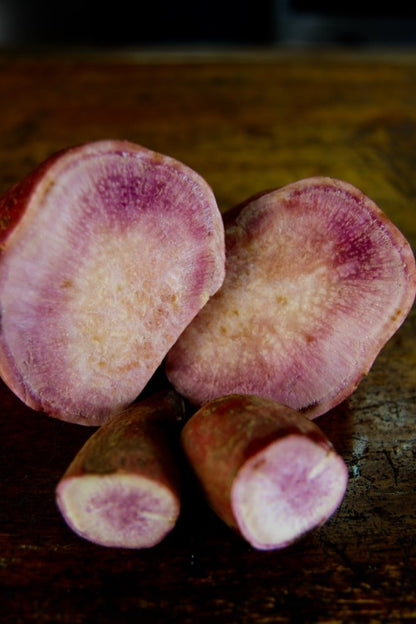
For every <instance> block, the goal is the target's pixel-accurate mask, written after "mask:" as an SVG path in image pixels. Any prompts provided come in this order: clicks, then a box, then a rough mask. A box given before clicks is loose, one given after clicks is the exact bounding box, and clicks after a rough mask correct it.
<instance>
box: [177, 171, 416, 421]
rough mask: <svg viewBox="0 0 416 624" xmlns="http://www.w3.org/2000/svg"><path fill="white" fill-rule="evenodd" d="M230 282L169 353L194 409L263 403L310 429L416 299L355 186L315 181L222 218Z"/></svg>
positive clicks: (405, 258) (399, 242) (399, 253)
mask: <svg viewBox="0 0 416 624" xmlns="http://www.w3.org/2000/svg"><path fill="white" fill-rule="evenodd" d="M226 255H227V260H226V278H225V281H224V283H223V286H222V287H221V289H220V290H219V291H218V293H217V294H216V295H215V296H214V297H213V298H212V299H211V300H210V302H209V303H208V304H207V305H206V306H205V307H204V309H203V310H202V311H201V312H200V313H199V314H198V315H197V317H196V318H195V320H194V321H193V322H192V323H191V324H190V325H189V327H188V328H187V329H186V330H185V332H184V333H183V334H182V336H181V337H180V339H179V340H178V342H177V343H176V345H175V346H174V347H173V349H172V350H171V351H170V353H169V355H168V357H167V362H166V372H167V374H168V377H169V379H170V381H171V382H172V383H173V385H174V386H175V387H176V388H177V389H178V391H179V392H181V393H182V394H183V395H185V396H186V397H188V398H189V399H190V400H191V401H192V402H193V403H195V404H197V405H201V404H203V403H204V402H206V401H209V400H212V399H213V398H215V397H219V396H222V395H226V394H230V393H244V394H250V393H253V394H257V395H261V396H265V397H270V398H273V399H274V400H276V401H278V402H279V403H281V404H284V405H287V406H289V407H292V408H294V409H296V410H301V411H303V412H304V413H305V414H307V415H308V416H309V417H310V418H314V417H316V416H318V415H320V414H322V413H324V412H326V411H328V410H329V409H331V408H332V407H334V406H335V405H336V404H338V403H339V402H341V401H342V400H343V399H344V398H346V397H347V396H349V394H351V392H352V391H353V390H354V389H355V388H356V386H357V385H358V383H359V381H360V380H361V378H362V377H363V375H365V374H366V373H367V372H368V371H369V369H370V368H371V366H372V364H373V362H374V360H375V358H376V356H377V355H378V353H379V351H380V350H381V348H382V347H383V346H384V344H385V343H386V342H387V340H388V339H389V338H390V337H391V336H392V335H393V334H394V333H395V331H396V330H397V329H398V327H399V326H400V325H401V323H402V322H403V321H404V319H405V318H406V316H407V314H408V312H409V310H410V308H411V306H412V304H413V301H414V297H415V290H416V271H415V260H414V256H413V253H412V250H411V248H410V245H409V243H408V242H407V240H406V239H405V238H404V236H403V235H402V234H401V232H400V231H399V230H398V229H397V227H396V226H395V225H394V224H393V223H392V222H391V221H390V220H389V219H388V218H387V217H386V215H385V214H384V213H383V212H382V211H381V210H380V209H379V208H378V207H377V206H376V205H375V204H374V202H372V201H371V200H370V199H369V198H368V197H366V196H365V195H363V193H361V192H360V191H359V190H358V189H356V188H355V187H353V186H351V185H350V184H348V183H345V182H342V181H340V180H334V179H330V178H311V179H306V180H301V181H299V182H295V183H293V184H290V185H288V186H286V187H283V188H281V189H278V190H274V191H270V192H267V193H264V194H262V195H260V196H257V197H255V198H253V199H252V200H249V201H248V202H246V203H245V204H244V205H242V206H241V207H239V208H238V209H236V210H235V211H233V213H232V216H231V217H230V218H229V219H227V216H226Z"/></svg>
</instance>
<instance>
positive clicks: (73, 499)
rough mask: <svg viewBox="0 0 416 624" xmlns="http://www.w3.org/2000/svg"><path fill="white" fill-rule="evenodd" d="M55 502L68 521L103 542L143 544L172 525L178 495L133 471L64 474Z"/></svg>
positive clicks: (124, 545) (127, 545)
mask: <svg viewBox="0 0 416 624" xmlns="http://www.w3.org/2000/svg"><path fill="white" fill-rule="evenodd" d="M56 501H57V505H58V508H59V510H60V511H61V513H62V516H63V518H64V519H65V521H66V523H67V524H68V526H69V527H70V528H71V529H72V530H73V531H74V532H75V533H77V534H78V535H79V536H80V537H83V538H84V539H86V540H88V541H91V542H94V543H95V544H99V545H101V546H108V547H118V548H130V549H141V548H151V547H153V546H155V545H157V544H158V543H160V542H161V541H162V540H163V539H164V538H165V537H166V536H167V535H168V533H170V531H171V530H172V529H173V528H174V526H175V524H176V521H177V518H178V516H179V510H180V504H179V499H178V498H177V496H176V495H175V493H174V492H172V490H171V489H169V488H167V487H166V486H165V485H163V484H162V483H158V482H155V481H153V480H151V479H147V478H146V477H144V476H142V475H137V474H121V473H114V474H107V475H99V474H90V475H83V476H81V477H70V478H65V479H63V480H62V481H61V482H60V483H59V484H58V487H57V490H56Z"/></svg>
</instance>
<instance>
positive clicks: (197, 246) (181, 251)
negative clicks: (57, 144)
mask: <svg viewBox="0 0 416 624" xmlns="http://www.w3.org/2000/svg"><path fill="white" fill-rule="evenodd" d="M0 250H1V255H0V306H1V314H2V316H1V329H0V374H1V376H2V378H3V380H4V381H5V382H6V383H7V384H8V386H9V387H10V388H11V390H13V392H14V393H15V394H16V395H17V396H19V397H20V398H21V399H22V400H23V401H24V402H25V403H26V404H27V405H29V406H30V407H31V408H33V409H35V410H43V411H44V412H46V413H47V414H49V415H50V416H54V417H56V418H60V419H62V420H67V421H71V422H76V423H79V424H85V425H100V424H103V423H104V422H106V421H107V420H108V419H109V418H111V417H112V416H113V415H114V414H116V413H117V412H118V411H120V410H122V409H124V408H126V406H128V405H129V404H130V403H131V402H132V401H133V400H134V399H135V398H136V397H137V396H138V395H139V394H140V392H141V390H142V389H143V388H144V387H145V385H146V383H147V381H148V380H149V379H150V377H151V376H152V375H153V373H154V371H155V370H156V369H157V368H158V366H159V365H160V364H161V362H162V360H163V358H164V356H165V354H166V352H167V351H168V350H169V348H170V347H171V346H172V345H173V344H174V342H175V341H176V339H177V338H178V336H179V335H180V334H181V332H182V331H183V329H184V328H185V327H186V326H187V325H188V323H189V322H190V321H191V320H192V319H193V317H194V316H195V315H196V313H197V312H198V311H199V310H200V309H201V308H202V306H203V305H204V304H205V303H206V301H207V300H208V299H209V297H210V296H211V295H212V294H213V293H214V292H215V291H216V290H218V288H219V286H220V285H221V283H222V281H223V278H224V263H225V252H224V226H223V222H222V218H221V214H220V212H219V210H218V207H217V204H216V201H215V198H214V196H213V193H212V191H211V189H210V188H209V186H208V185H207V183H206V182H205V181H204V180H203V179H202V178H201V177H200V176H199V175H198V174H197V173H195V172H194V171H193V170H191V169H189V168H188V167H186V166H185V165H183V164H182V163H180V162H178V161H176V160H174V159H172V158H170V157H168V156H164V155H161V154H157V153H155V152H152V151H150V150H148V149H145V148H143V147H141V146H138V145H135V144H132V143H129V142H125V141H111V140H109V141H99V142H96V143H90V144H84V145H81V146H76V147H73V148H69V149H66V150H64V151H62V152H60V153H59V154H56V155H54V156H52V157H50V158H49V159H48V160H47V161H46V162H44V163H43V164H41V165H40V166H39V168H38V169H36V171H34V172H33V173H32V174H31V175H29V176H28V177H27V178H26V179H24V180H23V181H22V182H20V183H18V184H17V185H16V186H14V187H13V188H12V189H10V191H8V193H6V194H5V196H4V197H3V198H2V199H1V200H0Z"/></svg>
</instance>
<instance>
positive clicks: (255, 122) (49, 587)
mask: <svg viewBox="0 0 416 624" xmlns="http://www.w3.org/2000/svg"><path fill="white" fill-rule="evenodd" d="M116 137H119V138H126V139H129V140H131V141H135V142H138V143H141V144H143V145H146V146H148V147H150V148H152V149H155V150H157V151H160V152H164V153H167V154H170V155H172V156H174V157H176V158H178V159H180V160H182V161H184V162H186V163H187V164H188V165H190V166H191V167H193V168H195V169H196V170H198V171H199V172H200V173H201V174H202V175H203V176H204V177H205V178H206V179H207V180H208V182H209V183H210V184H211V185H212V187H213V189H214V191H215V193H216V195H217V199H218V203H219V205H220V207H221V209H222V210H226V209H228V208H230V207H231V206H232V205H233V204H235V203H238V202H240V201H242V200H244V199H245V198H246V197H248V196H249V195H252V194H253V193H255V192H257V191H261V190H263V189H266V188H269V187H274V186H279V185H282V184H285V183H287V182H290V181H293V180H296V179H299V178H302V177H306V176H310V175H321V174H325V175H331V176H335V177H339V178H343V179H345V180H348V181H350V182H352V183H353V184H355V185H357V186H358V187H359V188H361V189H362V190H363V191H364V192H366V193H367V194H368V195H370V196H371V197H372V198H373V199H374V200H375V201H376V202H377V203H379V205H380V206H381V207H382V208H383V209H384V210H385V212H386V213H387V214H388V215H389V216H390V217H391V219H392V220H393V221H394V222H395V223H396V224H397V225H398V226H399V227H400V228H401V230H402V231H403V233H404V234H405V235H406V236H407V238H408V239H409V240H410V242H411V243H412V245H413V247H414V248H415V246H416V209H415V202H416V177H415V168H416V54H413V53H409V54H405V53H400V54H399V53H396V54H388V53H386V52H383V53H382V54H381V53H380V54H379V53H376V52H374V53H367V54H359V53H355V54H347V53H343V52H339V51H327V52H325V51H324V52H319V51H315V52H309V53H306V52H303V51H291V52H290V51H284V50H276V51H270V52H265V51H263V52H257V53H251V52H250V53H244V54H242V53H241V54H239V53H236V54H234V53H230V54H223V55H220V56H219V57H216V56H215V55H209V54H208V55H204V54H200V55H196V56H190V57H188V56H187V55H176V56H174V55H173V56H169V55H165V56H164V55H159V56H157V55H153V56H152V55H151V54H147V55H143V54H118V55H115V54H114V55H110V54H104V55H101V56H99V55H92V54H86V53H85V54H81V53H80V54H76V55H75V54H63V53H60V54H56V53H49V54H48V53H46V52H43V53H37V54H32V55H30V54H25V53H20V54H16V53H13V54H12V53H3V54H0V192H2V191H4V190H5V189H6V188H7V187H8V186H9V185H11V184H12V183H13V182H15V181H16V180H17V179H19V178H20V177H22V176H23V175H24V174H25V173H27V172H28V171H29V170H31V169H32V168H33V167H34V166H35V165H36V164H37V163H38V162H40V161H41V160H43V159H44V158H45V157H46V156H48V155H49V154H50V153H51V152H54V151H56V150H58V149H60V148H62V147H65V146H67V145H70V144H74V143H79V142H82V141H92V140H96V139H100V138H116ZM0 406H1V417H0V470H1V476H0V621H1V622H2V623H7V624H8V623H10V624H19V623H26V622H33V623H35V622H36V623H37V624H40V623H42V624H43V623H53V624H59V623H62V624H79V623H90V622H91V623H94V624H95V623H96V624H103V623H107V622H108V623H109V622H117V623H122V622H127V621H137V622H146V623H147V622H152V623H165V622H181V623H184V624H185V623H186V624H188V623H189V624H191V623H192V624H193V623H195V622H204V621H209V622H211V621H216V622H218V623H220V622H224V623H225V622H226V623H234V622H235V623H246V622H250V623H251V622H253V623H258V624H265V623H272V622H293V623H296V624H298V623H309V622H325V623H327V622H328V623H329V622H331V623H332V622H333V623H341V622H342V623H351V622H352V623H360V622H372V623H379V622H383V623H386V622H391V623H397V622H414V621H416V470H415V458H416V444H415V439H416V429H415V416H416V314H415V310H414V309H413V312H412V313H411V314H410V316H409V317H408V319H407V320H406V322H405V323H404V325H403V326H402V328H401V329H400V330H399V331H398V333H397V334H396V335H395V336H394V338H393V339H392V340H391V341H390V342H389V343H388V345H387V346H386V347H385V348H384V349H383V351H382V353H381V354H380V356H379V357H378V359H377V361H376V363H375V365H374V367H373V369H372V371H371V373H370V374H369V375H368V377H367V378H366V379H365V380H364V381H363V382H362V383H361V385H360V386H359V388H358V390H357V391H356V392H355V393H354V394H353V395H352V396H351V398H350V399H349V400H348V401H346V402H345V404H343V405H342V406H341V408H340V410H337V411H336V412H333V413H329V414H327V415H325V416H322V417H321V418H320V419H319V424H320V426H321V427H322V429H323V430H324V431H325V432H326V433H327V435H328V436H329V437H330V438H331V439H332V441H333V443H334V444H335V446H336V447H337V449H338V450H339V452H340V453H341V454H342V455H343V457H344V458H345V461H346V463H347V465H348V468H349V473H350V481H349V487H348V491H347V494H346V497H345V499H344V502H343V504H342V506H341V508H340V509H339V511H338V512H337V513H336V514H335V515H334V516H333V517H332V518H331V520H330V521H329V522H328V523H327V524H326V525H325V526H323V527H322V528H321V529H319V530H317V531H315V532H313V533H311V534H309V535H308V536H307V537H305V538H304V539H303V540H302V541H300V542H298V543H297V544H295V545H293V546H291V547H289V548H287V549H286V550H283V551H280V552H279V551H275V552H269V553H262V552H258V551H255V550H253V549H251V548H250V547H249V546H248V545H247V544H246V543H245V542H243V541H242V540H241V539H240V538H239V537H238V536H237V535H234V533H232V532H231V531H230V530H229V529H228V528H227V527H225V526H224V525H223V524H222V523H221V522H220V521H219V520H218V519H217V518H216V517H215V516H214V515H213V513H212V512H211V511H210V510H209V509H208V508H207V507H206V505H205V503H204V502H203V501H202V500H201V499H200V497H199V495H198V493H197V492H195V491H194V489H193V486H192V484H191V482H190V483H189V484H188V485H185V489H186V492H187V496H186V504H185V506H184V509H183V513H182V516H181V519H180V522H179V524H178V526H177V528H176V529H175V530H174V531H173V533H171V535H170V536H169V537H168V538H167V539H166V540H165V541H164V542H163V543H162V544H160V545H159V546H157V547H155V548H154V549H151V550H145V551H127V550H117V549H105V548H102V547H99V546H95V545H93V544H91V543H89V542H87V541H84V540H81V539H80V538H78V537H77V536H76V535H75V534H73V533H72V532H71V531H70V530H69V529H68V527H67V526H66V525H65V523H64V522H63V520H62V518H61V516H60V515H59V513H58V511H57V508H56V506H55V501H54V488H55V486H56V484H57V481H58V479H59V478H60V476H61V474H62V473H63V471H64V470H65V468H66V467H67V465H68V464H69V462H70V461H71V460H72V457H73V456H74V454H75V453H76V451H77V450H78V449H79V448H80V446H81V444H82V443H83V442H84V440H86V439H87V437H89V435H90V434H91V430H89V429H86V428H84V427H78V426H74V425H69V424H66V423H62V422H58V421H56V420H53V419H51V418H48V417H47V416H45V415H43V414H38V413H36V412H32V411H31V410H29V409H28V408H26V407H25V406H24V405H23V404H21V403H20V401H19V400H18V399H17V398H15V397H14V395H12V393H11V392H10V391H9V390H8V389H7V388H6V387H5V386H3V385H2V386H1V388H0Z"/></svg>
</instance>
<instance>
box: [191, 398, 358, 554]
mask: <svg viewBox="0 0 416 624" xmlns="http://www.w3.org/2000/svg"><path fill="white" fill-rule="evenodd" d="M182 445H183V448H184V451H185V454H186V456H187V457H188V459H189V462H190V464H191V466H192V467H193V469H194V471H195V474H196V476H197V478H198V479H199V481H200V483H201V485H202V488H203V491H204V492H205V495H206V498H207V500H208V502H209V504H210V505H211V506H212V508H213V510H214V511H215V512H216V513H217V514H218V515H219V517H220V518H222V520H223V521H224V522H225V523H226V524H228V525H229V526H230V527H231V528H233V529H234V530H236V531H237V532H238V533H240V534H241V536H242V537H243V538H245V539H246V541H247V542H249V543H250V544H251V546H253V548H256V549H258V550H273V549H279V548H284V547H286V546H288V545H289V544H291V543H292V542H294V541H296V540H298V539H299V538H300V537H302V536H303V535H304V534H305V533H307V532H309V531H311V530H312V529H314V528H316V527H318V526H320V525H322V524H323V523H324V522H325V521H326V520H327V519H328V518H329V517H330V516H331V515H332V514H333V513H334V512H335V511H336V509H337V508H338V507H339V505H340V504H341V502H342V499H343V497H344V494H345V491H346V488H347V483H348V472H347V468H346V465H345V463H344V461H343V459H342V457H340V455H338V454H337V453H336V451H335V449H334V448H333V446H332V444H331V443H330V441H329V440H328V439H327V438H326V436H325V435H324V433H323V432H322V431H321V430H320V429H319V428H318V426H317V425H316V423H314V422H312V421H311V420H309V419H308V418H306V417H305V416H302V415H301V414H299V413H298V412H296V411H295V410H292V409H290V408H287V407H284V406H282V405H279V404H278V403H276V402H275V401H272V400H271V399H265V398H261V397H257V396H253V395H251V396H250V395H229V396H226V397H221V398H218V399H215V400H213V401H211V402H209V403H207V404H206V405H204V406H203V407H201V408H200V410H199V411H197V412H196V413H195V414H194V415H193V416H192V417H191V418H190V420H189V421H188V422H187V424H186V425H185V427H184V428H183V430H182Z"/></svg>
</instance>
